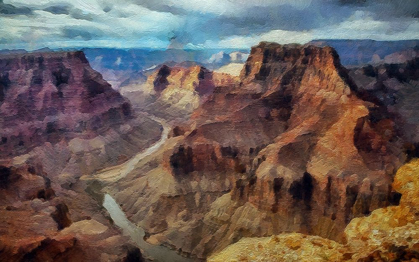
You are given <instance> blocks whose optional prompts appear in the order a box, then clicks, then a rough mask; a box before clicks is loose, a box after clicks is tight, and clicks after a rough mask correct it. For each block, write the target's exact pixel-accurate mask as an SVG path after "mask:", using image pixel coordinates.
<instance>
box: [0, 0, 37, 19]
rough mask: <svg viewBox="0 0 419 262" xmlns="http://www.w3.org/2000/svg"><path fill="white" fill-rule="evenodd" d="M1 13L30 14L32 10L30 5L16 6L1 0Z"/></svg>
mask: <svg viewBox="0 0 419 262" xmlns="http://www.w3.org/2000/svg"><path fill="white" fill-rule="evenodd" d="M0 14H2V15H30V14H32V10H31V9H30V8H28V7H16V6H14V5H11V4H5V3H3V0H0Z"/></svg>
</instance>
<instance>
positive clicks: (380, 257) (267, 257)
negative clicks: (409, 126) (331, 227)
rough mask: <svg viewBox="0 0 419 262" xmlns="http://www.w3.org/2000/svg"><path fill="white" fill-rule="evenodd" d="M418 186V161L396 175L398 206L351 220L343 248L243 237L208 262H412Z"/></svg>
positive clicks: (324, 242)
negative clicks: (399, 196) (398, 196)
mask: <svg viewBox="0 0 419 262" xmlns="http://www.w3.org/2000/svg"><path fill="white" fill-rule="evenodd" d="M418 186H419V161H418V160H417V159H416V160H414V161H412V162H410V163H409V164H406V165H404V166H403V167H401V168H400V169H399V170H398V172H397V174H396V176H395V181H394V182H393V187H394V189H395V190H397V191H398V192H400V193H401V194H402V197H401V200H400V205H399V206H392V207H386V208H380V209H376V210H374V211H373V212H372V213H371V215H370V216H368V217H362V218H355V219H353V220H352V221H351V222H350V223H349V225H348V226H347V227H346V229H345V239H346V244H339V243H337V242H335V241H331V240H328V239H324V238H320V237H317V236H307V235H303V234H296V233H292V234H281V235H278V236H273V237H266V238H244V239H242V240H240V241H239V242H238V243H236V244H234V245H231V246H229V247H228V248H226V249H225V250H223V251H222V252H220V253H218V254H215V255H214V256H212V257H210V258H209V259H208V261H210V262H219V261H220V262H221V261H254V260H257V261H416V260H418V259H419V222H418V219H419V217H418V214H419V213H418V212H417V210H418V207H419V195H418Z"/></svg>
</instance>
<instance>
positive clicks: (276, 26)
mask: <svg viewBox="0 0 419 262" xmlns="http://www.w3.org/2000/svg"><path fill="white" fill-rule="evenodd" d="M315 39H373V40H409V39H419V0H400V1H398V0H375V1H374V0H84V1H82V0H0V49H20V48H23V49H26V50H35V49H40V48H44V47H49V48H82V47H114V48H159V49H164V48H179V49H205V48H216V49H219V48H221V49H222V48H240V49H242V48H249V47H251V46H253V45H256V44H257V43H259V42H260V41H272V42H278V43H280V44H285V43H300V44H304V43H307V42H309V41H311V40H315Z"/></svg>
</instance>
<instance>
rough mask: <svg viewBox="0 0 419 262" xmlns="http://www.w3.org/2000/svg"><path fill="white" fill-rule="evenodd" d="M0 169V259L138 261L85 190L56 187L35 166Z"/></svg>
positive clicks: (125, 240) (138, 253)
mask: <svg viewBox="0 0 419 262" xmlns="http://www.w3.org/2000/svg"><path fill="white" fill-rule="evenodd" d="M0 174H1V175H2V178H6V180H7V183H2V188H0V232H1V234H0V260H1V261H11V262H13V261H122V260H123V259H124V258H128V257H133V255H135V256H134V257H136V258H138V259H137V260H127V261H142V260H141V253H140V252H139V250H137V251H135V250H134V249H135V248H134V247H133V246H132V244H129V243H130V241H129V239H128V238H126V237H123V236H121V235H120V233H119V232H118V231H117V230H116V229H115V228H113V226H112V223H111V221H110V220H109V219H107V218H106V214H104V212H103V210H101V208H100V206H99V205H98V203H96V202H95V201H94V200H93V199H92V198H90V197H89V196H88V195H87V194H83V193H82V192H77V193H76V191H65V190H60V191H59V192H55V191H54V190H53V189H52V188H51V181H50V180H49V179H48V178H47V176H46V175H47V174H46V173H44V172H43V170H42V169H40V167H39V166H38V167H34V166H28V165H22V166H20V167H18V168H16V167H7V166H1V167H0ZM2 182H5V181H4V180H3V181H2ZM75 199H77V200H75ZM133 252H134V253H133Z"/></svg>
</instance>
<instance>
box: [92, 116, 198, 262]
mask: <svg viewBox="0 0 419 262" xmlns="http://www.w3.org/2000/svg"><path fill="white" fill-rule="evenodd" d="M150 118H152V119H153V120H155V121H157V122H159V123H160V124H161V125H162V126H163V132H162V135H161V138H160V140H159V141H158V142H157V143H155V144H153V145H152V146H150V147H149V148H147V149H145V150H143V151H141V152H140V153H138V154H136V155H135V156H134V157H132V158H131V159H130V160H128V161H126V162H125V163H123V164H122V165H118V166H115V167H111V168H107V169H106V170H104V171H102V172H99V174H98V176H99V177H100V178H101V179H103V180H107V181H109V180H111V181H113V182H116V181H118V180H119V179H121V178H123V177H125V176H126V175H127V174H129V173H130V172H131V171H132V170H134V168H135V166H136V165H137V163H138V162H139V161H141V159H143V158H144V157H146V156H148V155H150V154H152V153H154V152H155V151H157V150H158V149H159V148H160V147H161V146H162V145H163V144H164V143H165V142H166V140H167V138H168V135H169V130H170V128H169V127H168V125H167V124H166V123H165V122H164V121H163V120H161V119H158V118H155V117H150ZM103 207H104V208H106V210H107V211H108V212H109V214H110V215H111V218H112V220H113V221H114V222H115V225H117V226H118V227H120V228H121V229H122V231H123V233H124V235H127V236H129V237H130V238H131V239H132V240H133V241H134V242H135V243H136V244H137V246H138V247H139V248H140V249H141V250H142V252H143V256H144V257H146V258H149V259H152V260H153V261H156V262H192V261H195V260H193V259H190V258H185V257H183V256H181V255H179V254H178V253H177V252H176V251H175V250H173V249H170V248H168V247H165V246H159V245H152V244H150V243H147V242H146V241H144V236H145V232H144V230H143V229H142V228H141V227H137V226H136V225H135V224H134V223H132V222H131V221H129V220H128V218H127V217H126V215H125V213H124V212H123V211H122V209H121V207H120V206H119V204H118V203H117V202H116V201H115V199H113V197H112V196H111V195H109V194H105V197H104V200H103Z"/></svg>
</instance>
